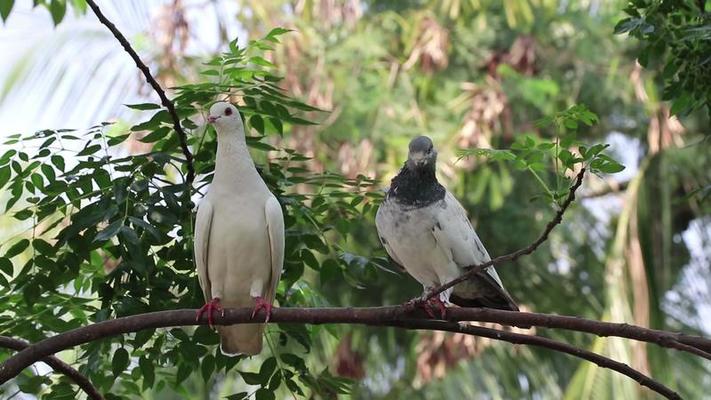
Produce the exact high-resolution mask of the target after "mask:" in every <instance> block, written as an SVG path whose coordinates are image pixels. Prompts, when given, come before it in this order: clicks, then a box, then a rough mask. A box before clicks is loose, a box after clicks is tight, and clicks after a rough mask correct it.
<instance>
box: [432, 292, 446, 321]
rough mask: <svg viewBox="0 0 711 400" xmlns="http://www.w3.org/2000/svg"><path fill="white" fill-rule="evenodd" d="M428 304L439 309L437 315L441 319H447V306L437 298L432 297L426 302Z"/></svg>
mask: <svg viewBox="0 0 711 400" xmlns="http://www.w3.org/2000/svg"><path fill="white" fill-rule="evenodd" d="M428 303H429V304H430V305H434V306H436V307H437V308H438V309H439V314H440V315H441V316H442V319H444V320H446V319H447V306H446V305H445V304H444V302H443V301H442V299H440V298H439V296H435V297H432V298H431V299H429V300H428Z"/></svg>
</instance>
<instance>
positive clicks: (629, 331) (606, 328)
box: [0, 306, 711, 384]
mask: <svg viewBox="0 0 711 400" xmlns="http://www.w3.org/2000/svg"><path fill="white" fill-rule="evenodd" d="M250 313H251V309H249V308H242V309H231V310H227V311H226V313H225V316H224V317H220V316H217V317H216V321H217V324H233V323H250V322H252V323H253V322H256V321H263V318H264V314H263V313H260V314H259V315H258V316H257V318H256V321H255V320H251V319H250ZM448 315H449V318H450V320H451V321H484V322H498V323H502V324H506V325H513V326H527V325H528V326H530V325H535V326H544V327H550V328H561V329H569V330H575V331H580V332H587V333H593V334H597V335H600V336H620V337H625V338H630V339H636V340H643V341H647V342H652V343H657V344H659V345H662V346H666V347H672V348H677V349H680V350H684V349H683V348H681V347H678V346H676V344H677V342H680V343H683V344H684V345H686V346H693V347H695V348H697V349H711V340H709V339H706V338H702V337H696V336H688V335H680V334H675V333H670V332H664V331H655V330H651V329H645V328H641V327H637V326H633V325H627V324H614V323H609V322H600V321H592V320H586V319H582V318H576V317H568V316H559V315H547V314H536V313H523V312H512V311H501V310H490V309H476V308H452V309H450V310H449V312H448ZM418 316H419V317H420V318H418ZM451 321H450V322H449V323H452V322H451ZM271 322H279V323H302V324H303V323H306V324H325V323H350V324H365V325H374V326H397V327H402V328H408V329H427V328H426V326H427V325H426V324H428V323H431V322H433V321H432V320H428V319H426V318H422V315H421V314H418V313H413V312H412V311H410V309H409V308H407V307H403V306H391V307H374V308H278V309H274V311H273V313H272V318H271ZM441 322H443V323H445V322H446V321H441ZM197 323H199V324H205V323H206V319H205V318H204V317H203V319H202V320H201V321H199V322H197ZM197 323H196V322H195V311H194V310H172V311H160V312H154V313H147V314H140V315H134V316H130V317H124V318H118V319H115V320H109V321H104V322H100V323H97V324H93V325H89V326H85V327H82V328H78V329H75V330H72V331H69V332H65V333H62V334H59V335H56V336H53V337H51V338H48V339H45V340H43V341H41V342H38V343H37V344H35V345H33V346H31V347H29V348H28V349H26V350H24V351H22V352H20V353H18V354H17V355H15V356H14V357H12V358H10V359H8V360H6V361H5V363H3V364H1V365H0V384H2V383H4V382H6V381H7V380H9V379H11V378H13V377H14V376H16V375H17V374H19V373H20V371H22V370H23V369H24V368H26V367H28V366H29V365H31V364H32V363H33V362H35V361H37V360H39V359H42V358H44V357H46V356H48V355H51V354H54V353H56V352H59V351H62V350H64V349H68V348H71V347H74V346H78V345H81V344H85V343H89V342H91V341H94V340H98V339H102V338H105V337H109V336H114V335H119V334H125V333H129V332H136V331H140V330H143V329H150V328H164V327H172V326H187V325H195V324H197ZM423 324H424V325H423ZM706 356H708V354H707V355H706Z"/></svg>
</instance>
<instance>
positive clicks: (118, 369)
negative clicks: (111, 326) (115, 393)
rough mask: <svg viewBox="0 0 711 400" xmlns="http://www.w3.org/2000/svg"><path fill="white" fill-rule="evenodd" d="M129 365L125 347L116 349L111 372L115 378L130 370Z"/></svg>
mask: <svg viewBox="0 0 711 400" xmlns="http://www.w3.org/2000/svg"><path fill="white" fill-rule="evenodd" d="M128 364H129V357H128V351H126V349H124V348H123V347H121V348H118V349H116V351H115V352H114V357H113V358H112V359H111V372H112V373H113V374H114V377H118V376H119V375H121V373H122V372H123V371H125V370H126V368H128Z"/></svg>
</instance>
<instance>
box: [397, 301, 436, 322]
mask: <svg viewBox="0 0 711 400" xmlns="http://www.w3.org/2000/svg"><path fill="white" fill-rule="evenodd" d="M404 305H405V307H407V308H408V309H410V310H414V309H415V308H419V309H421V310H424V311H425V312H426V313H427V315H429V316H430V318H432V319H437V317H436V316H435V314H434V313H433V312H432V310H431V309H430V307H429V301H428V300H424V299H423V298H421V297H415V298H414V299H410V300H408V301H407V302H406V303H405V304H404Z"/></svg>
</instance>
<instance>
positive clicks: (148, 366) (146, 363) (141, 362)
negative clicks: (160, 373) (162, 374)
mask: <svg viewBox="0 0 711 400" xmlns="http://www.w3.org/2000/svg"><path fill="white" fill-rule="evenodd" d="M138 367H139V368H140V369H141V375H143V388H144V389H148V388H151V387H153V383H154V382H155V378H156V374H155V366H154V365H153V362H152V361H151V360H149V359H148V358H147V357H146V356H141V358H139V359H138Z"/></svg>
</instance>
